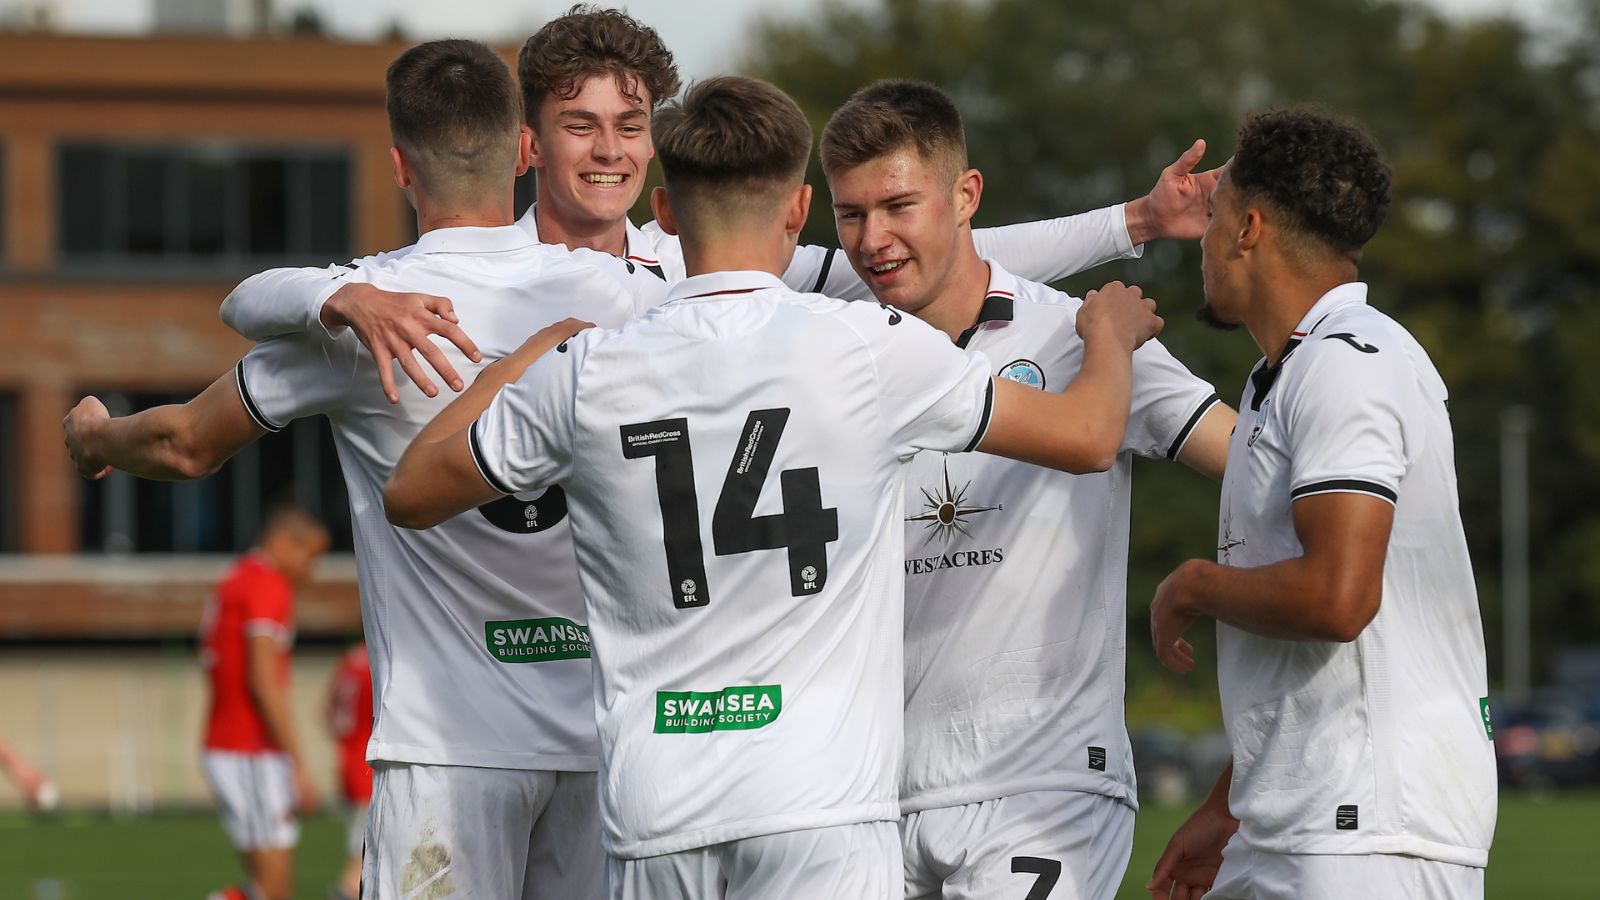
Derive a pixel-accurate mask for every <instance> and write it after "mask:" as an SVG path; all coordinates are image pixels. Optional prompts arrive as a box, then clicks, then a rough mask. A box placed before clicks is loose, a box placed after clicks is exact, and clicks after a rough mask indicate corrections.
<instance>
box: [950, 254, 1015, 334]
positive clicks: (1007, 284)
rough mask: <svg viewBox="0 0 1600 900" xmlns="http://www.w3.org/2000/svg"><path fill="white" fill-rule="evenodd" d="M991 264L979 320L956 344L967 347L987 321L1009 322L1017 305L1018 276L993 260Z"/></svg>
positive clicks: (987, 261) (964, 332)
mask: <svg viewBox="0 0 1600 900" xmlns="http://www.w3.org/2000/svg"><path fill="white" fill-rule="evenodd" d="M984 262H986V263H988V264H989V288H988V290H987V291H985V292H984V295H983V306H981V307H979V308H978V320H977V321H976V322H973V323H972V325H971V326H970V327H969V328H967V330H966V331H963V332H961V334H960V336H959V337H957V338H956V346H957V347H962V348H965V347H966V346H967V344H968V343H970V342H971V341H972V338H973V337H974V336H975V335H976V334H977V333H978V329H979V328H981V327H983V325H984V323H985V322H1009V321H1011V317H1012V315H1013V310H1014V307H1015V306H1016V297H1017V276H1015V275H1013V274H1011V273H1010V272H1007V271H1006V270H1005V269H1002V268H1000V264H999V263H997V262H995V261H993V260H984Z"/></svg>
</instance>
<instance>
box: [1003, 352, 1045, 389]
mask: <svg viewBox="0 0 1600 900" xmlns="http://www.w3.org/2000/svg"><path fill="white" fill-rule="evenodd" d="M1000 377H1001V378H1004V379H1006V380H1007V381H1015V382H1016V383H1017V384H1025V385H1027V386H1028V387H1031V388H1038V389H1039V390H1041V391H1042V390H1044V370H1043V369H1041V368H1039V364H1038V363H1036V362H1034V361H1033V360H1031V359H1018V360H1013V361H1011V362H1008V363H1006V364H1005V365H1004V366H1002V367H1001V369H1000Z"/></svg>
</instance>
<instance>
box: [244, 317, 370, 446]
mask: <svg viewBox="0 0 1600 900" xmlns="http://www.w3.org/2000/svg"><path fill="white" fill-rule="evenodd" d="M360 353H361V348H360V342H359V341H357V340H356V338H355V336H354V335H348V334H347V335H345V336H344V337H342V338H340V339H338V340H330V339H328V338H325V337H318V336H314V335H308V334H300V335H291V336H286V337H277V338H273V339H271V340H268V341H262V342H261V343H259V344H257V345H256V346H255V348H254V349H252V350H251V351H250V352H249V353H248V354H246V355H245V357H244V359H241V360H239V364H238V365H237V366H235V367H234V370H233V374H234V381H235V383H236V384H237V385H238V388H239V398H240V399H241V400H243V401H244V407H245V410H246V411H247V412H249V413H250V418H252V419H254V420H255V422H256V424H257V425H260V426H261V427H262V428H265V429H266V430H268V431H281V430H282V429H283V428H284V426H286V425H288V424H289V423H290V422H292V421H294V420H295V419H298V418H302V417H304V416H311V415H318V414H333V413H335V412H336V411H337V410H338V409H340V408H342V405H343V404H344V403H345V402H346V401H347V400H348V399H349V397H350V391H351V386H352V383H353V382H354V380H355V373H356V369H357V367H358V365H359V362H360Z"/></svg>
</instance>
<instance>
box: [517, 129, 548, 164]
mask: <svg viewBox="0 0 1600 900" xmlns="http://www.w3.org/2000/svg"><path fill="white" fill-rule="evenodd" d="M522 135H523V137H525V138H527V141H528V167H529V168H531V169H542V168H544V151H543V150H541V149H539V132H537V131H534V130H533V128H532V127H531V126H529V125H527V124H523V125H522Z"/></svg>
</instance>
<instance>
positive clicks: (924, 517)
mask: <svg viewBox="0 0 1600 900" xmlns="http://www.w3.org/2000/svg"><path fill="white" fill-rule="evenodd" d="M970 487H972V482H971V481H968V482H967V483H966V484H963V485H962V486H961V487H960V489H959V490H958V489H956V488H955V487H954V486H953V485H952V484H951V483H950V457H949V456H946V457H945V459H944V489H943V490H940V489H937V488H935V489H934V490H932V491H929V490H928V489H927V488H921V489H920V490H921V491H922V500H923V504H922V512H920V513H918V514H917V515H914V516H906V521H907V522H924V523H926V524H925V525H924V526H923V528H924V529H925V530H926V531H927V532H928V536H927V537H926V538H924V539H923V541H922V543H924V544H927V543H930V542H931V541H932V540H933V539H934V538H936V537H937V538H943V539H944V540H945V542H946V543H949V541H950V540H951V539H952V538H954V537H955V536H956V532H960V533H962V534H964V535H966V536H967V537H972V532H970V531H968V530H967V528H966V526H967V516H971V515H976V514H977V513H982V512H989V511H991V510H996V509H1004V508H1005V507H1004V505H1000V506H968V505H967V489H968V488H970Z"/></svg>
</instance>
